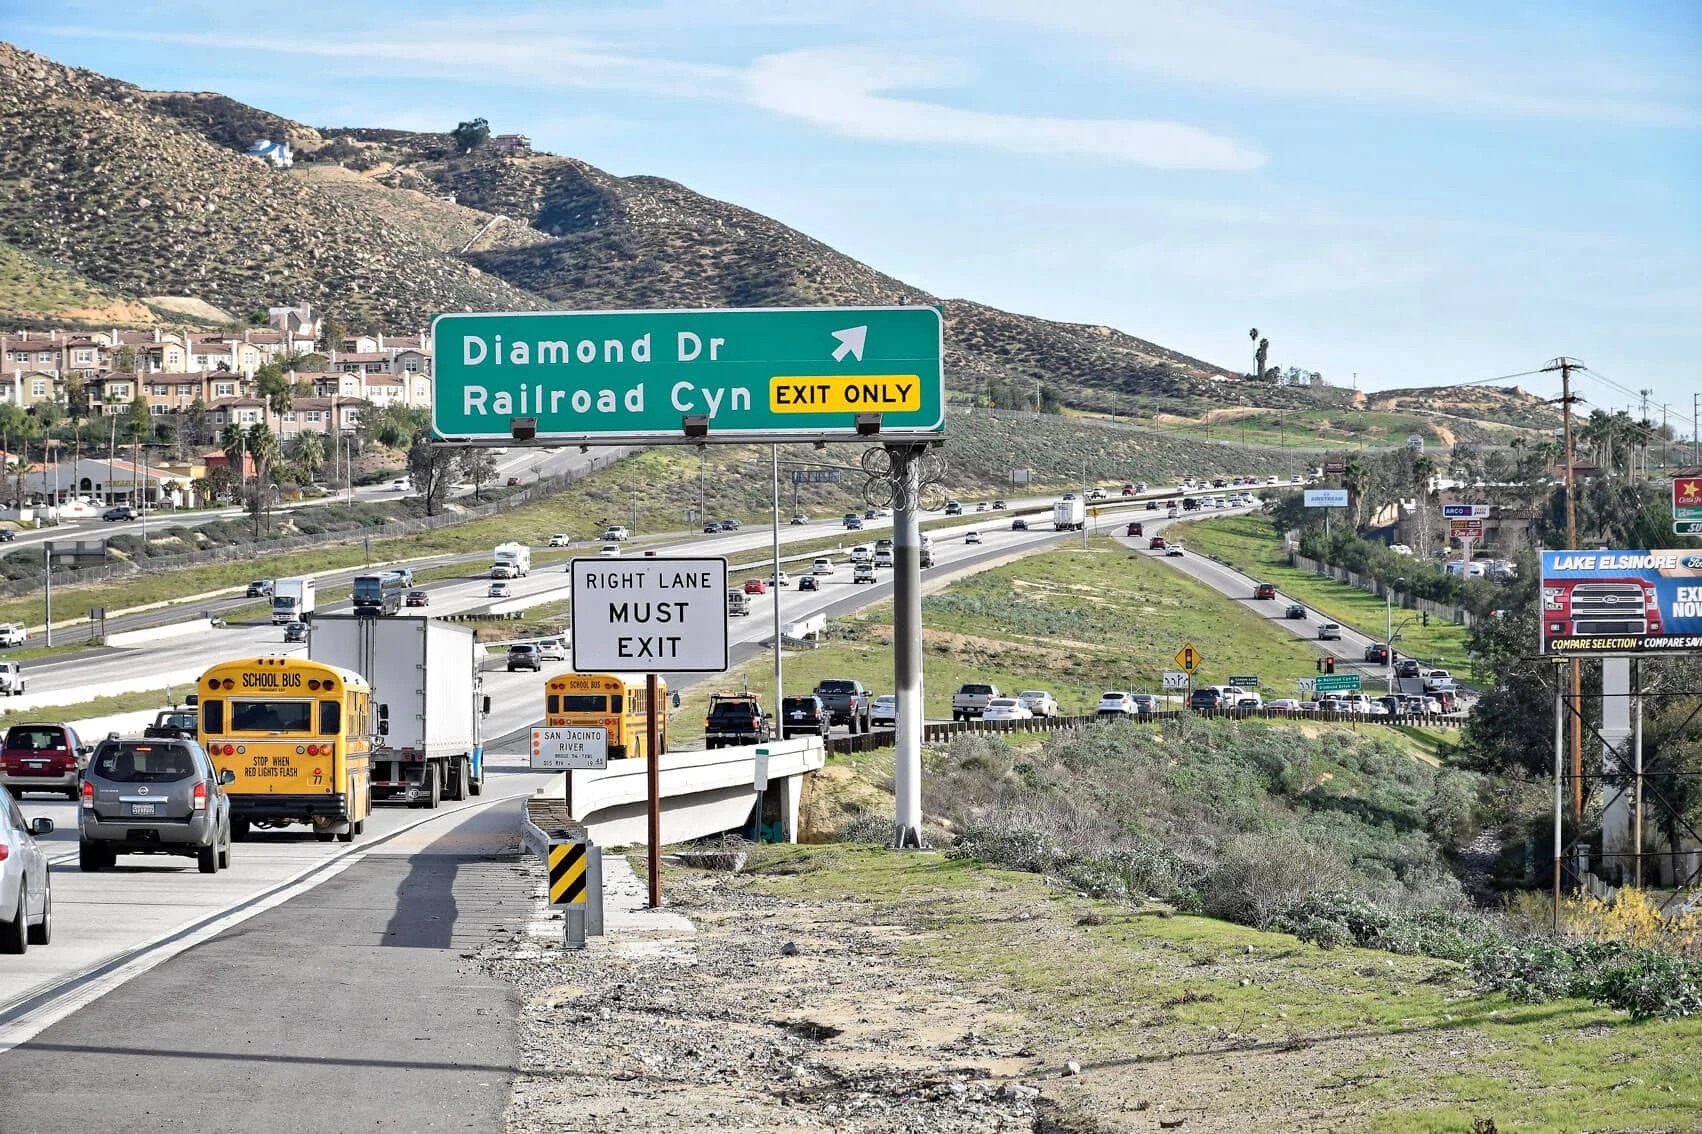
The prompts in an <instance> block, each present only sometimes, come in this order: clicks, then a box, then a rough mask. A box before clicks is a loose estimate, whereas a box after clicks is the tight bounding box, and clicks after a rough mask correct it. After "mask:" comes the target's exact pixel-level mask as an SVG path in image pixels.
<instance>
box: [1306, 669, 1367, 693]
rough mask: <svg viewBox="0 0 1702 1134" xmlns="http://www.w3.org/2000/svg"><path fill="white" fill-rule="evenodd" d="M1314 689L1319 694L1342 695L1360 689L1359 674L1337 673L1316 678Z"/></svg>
mask: <svg viewBox="0 0 1702 1134" xmlns="http://www.w3.org/2000/svg"><path fill="white" fill-rule="evenodd" d="M1312 687H1313V688H1314V689H1316V690H1317V691H1318V692H1319V693H1341V692H1345V691H1347V690H1352V689H1358V688H1359V674H1357V673H1337V674H1333V675H1330V676H1326V677H1314V678H1313V679H1312Z"/></svg>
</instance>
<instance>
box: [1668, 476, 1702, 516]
mask: <svg viewBox="0 0 1702 1134" xmlns="http://www.w3.org/2000/svg"><path fill="white" fill-rule="evenodd" d="M1680 509H1683V511H1680ZM1672 510H1673V514H1674V515H1676V516H1677V517H1678V518H1679V519H1681V520H1688V519H1696V518H1698V517H1702V476H1681V477H1678V478H1676V479H1675V480H1674V481H1673V482H1672Z"/></svg>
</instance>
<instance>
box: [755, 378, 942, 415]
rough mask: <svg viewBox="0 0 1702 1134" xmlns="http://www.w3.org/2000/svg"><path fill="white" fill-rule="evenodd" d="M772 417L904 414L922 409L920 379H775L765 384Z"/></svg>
mask: <svg viewBox="0 0 1702 1134" xmlns="http://www.w3.org/2000/svg"><path fill="white" fill-rule="evenodd" d="M768 408H769V409H770V410H772V411H773V412H774V413H904V412H907V411H908V412H914V411H916V410H919V409H921V408H922V379H921V378H920V377H919V376H917V375H915V374H858V375H847V376H811V377H805V378H796V377H783V376H776V377H774V378H770V379H769V380H768Z"/></svg>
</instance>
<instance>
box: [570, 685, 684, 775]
mask: <svg viewBox="0 0 1702 1134" xmlns="http://www.w3.org/2000/svg"><path fill="white" fill-rule="evenodd" d="M656 697H657V703H656V712H657V714H658V717H657V721H656V740H657V748H658V750H659V751H662V752H666V751H668V683H667V682H666V681H664V680H662V679H661V678H660V677H658V678H657V679H656ZM646 705H647V702H646V698H645V689H644V675H643V674H641V673H564V674H562V675H560V676H559V677H552V678H550V679H549V680H548V681H546V682H544V723H545V724H546V725H557V726H561V725H577V726H578V727H580V728H606V729H608V730H609V759H611V760H619V759H621V758H622V757H629V756H634V757H643V756H646V755H648V754H649V749H648V748H647V747H646V744H645V731H644V727H645V726H644V714H645V708H646Z"/></svg>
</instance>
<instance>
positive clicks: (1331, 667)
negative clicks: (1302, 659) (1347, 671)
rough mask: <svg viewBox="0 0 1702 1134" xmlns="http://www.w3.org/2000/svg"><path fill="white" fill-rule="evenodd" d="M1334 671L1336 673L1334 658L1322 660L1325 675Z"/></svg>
mask: <svg viewBox="0 0 1702 1134" xmlns="http://www.w3.org/2000/svg"><path fill="white" fill-rule="evenodd" d="M1335 671H1336V659H1335V658H1325V659H1324V672H1325V673H1334V672H1335Z"/></svg>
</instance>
